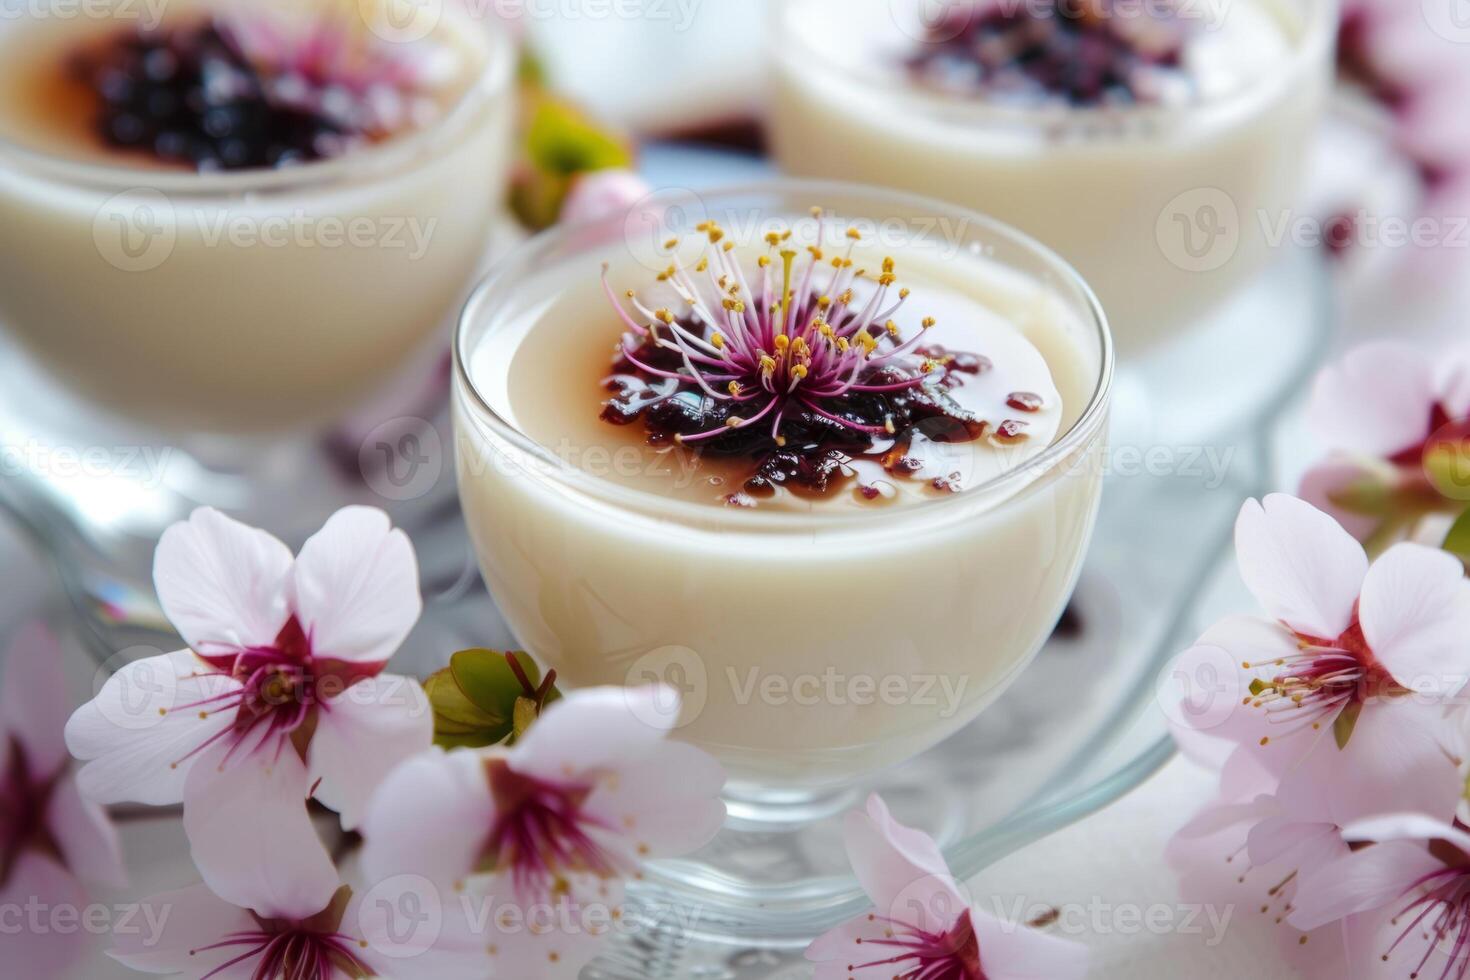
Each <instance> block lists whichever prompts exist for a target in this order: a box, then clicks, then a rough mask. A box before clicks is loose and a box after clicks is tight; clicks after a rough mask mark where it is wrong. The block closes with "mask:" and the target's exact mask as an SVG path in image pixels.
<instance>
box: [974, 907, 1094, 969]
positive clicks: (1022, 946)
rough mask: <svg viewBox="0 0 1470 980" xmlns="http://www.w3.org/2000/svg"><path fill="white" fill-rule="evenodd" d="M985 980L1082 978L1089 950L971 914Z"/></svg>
mask: <svg viewBox="0 0 1470 980" xmlns="http://www.w3.org/2000/svg"><path fill="white" fill-rule="evenodd" d="M971 918H972V920H973V922H974V925H975V935H976V937H977V938H978V939H979V940H980V963H981V966H982V967H983V968H984V970H985V976H986V978H987V980H1082V978H1083V977H1085V976H1087V964H1088V960H1089V958H1090V957H1089V953H1088V949H1087V947H1086V946H1084V945H1082V944H1081V943H1077V942H1072V941H1070V940H1067V939H1061V938H1058V937H1056V936H1048V935H1046V934H1045V933H1042V932H1037V931H1036V930H1035V929H1027V928H1024V927H1019V926H1015V925H1012V924H1010V923H1004V922H1001V921H1000V920H999V919H996V918H994V917H992V916H988V915H986V914H984V913H983V912H973V913H971Z"/></svg>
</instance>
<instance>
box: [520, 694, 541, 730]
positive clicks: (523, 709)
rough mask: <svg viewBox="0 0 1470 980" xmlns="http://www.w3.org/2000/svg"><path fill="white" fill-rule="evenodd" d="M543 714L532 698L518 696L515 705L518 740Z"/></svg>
mask: <svg viewBox="0 0 1470 980" xmlns="http://www.w3.org/2000/svg"><path fill="white" fill-rule="evenodd" d="M540 716H541V708H540V706H539V705H537V704H536V702H535V701H534V700H532V699H531V698H517V699H516V707H515V737H516V739H517V740H519V739H520V738H521V736H523V735H525V734H526V730H527V729H528V728H530V727H531V726H532V725H534V724H535V723H536V719H537V718H539V717H540Z"/></svg>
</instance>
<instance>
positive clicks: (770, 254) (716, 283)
mask: <svg viewBox="0 0 1470 980" xmlns="http://www.w3.org/2000/svg"><path fill="white" fill-rule="evenodd" d="M814 217H815V218H816V238H815V241H816V242H817V244H815V245H811V246H809V247H808V248H807V249H806V257H805V258H802V259H801V260H800V262H798V252H797V250H796V249H795V248H793V247H792V244H791V242H790V239H791V236H792V232H790V231H787V232H784V233H779V232H772V233H770V234H769V235H768V236H767V237H766V244H767V246H768V250H767V252H766V254H764V255H762V256H760V258H759V262H758V268H759V278H758V279H756V280H755V285H754V288H752V282H751V281H748V280H747V277H746V270H745V269H744V268H743V267H742V263H741V260H740V258H739V257H738V256H737V255H736V254H735V252H734V249H733V248H732V247H731V243H730V242H729V241H727V240H725V231H724V229H723V228H721V227H720V226H719V225H718V224H717V223H715V222H705V223H703V224H701V225H699V228H698V230H699V231H700V232H701V233H702V234H703V235H705V236H706V237H707V238H708V239H709V242H708V246H707V247H706V251H705V253H704V254H703V256H702V257H701V258H700V259H699V261H698V263H697V264H696V265H695V266H694V268H693V269H692V270H691V269H688V268H686V267H684V266H683V265H682V264H681V263H680V262H679V260H678V257H677V255H675V257H674V261H673V263H672V264H671V265H670V266H669V267H668V269H666V270H665V271H664V272H662V273H660V274H659V277H658V278H659V282H660V283H661V284H663V286H665V287H667V288H669V289H672V290H673V292H674V294H675V295H676V296H677V297H678V299H679V301H680V302H681V303H682V304H683V306H685V307H687V315H682V316H681V315H678V314H676V313H675V312H674V311H672V310H670V309H650V308H649V307H648V306H646V305H645V304H643V303H642V302H641V301H640V300H639V298H638V296H637V294H636V293H633V292H632V291H630V292H629V293H628V294H627V297H628V300H629V302H630V303H631V305H632V306H633V308H634V310H635V311H636V312H637V314H638V316H639V317H641V318H642V320H643V322H642V323H640V322H639V321H638V320H637V319H635V318H634V316H633V315H631V314H629V313H628V312H627V311H626V310H625V309H624V308H623V306H622V304H621V303H620V302H619V301H618V298H617V297H616V296H615V295H614V293H613V290H612V288H611V286H610V285H608V284H607V283H606V275H605V274H604V286H605V288H606V291H607V294H608V297H609V299H610V300H611V302H612V303H613V305H614V307H615V308H616V309H617V312H618V314H619V316H620V317H621V319H622V321H623V324H624V326H625V327H626V328H627V332H626V333H625V335H624V341H623V343H622V345H621V346H620V347H619V349H618V354H617V357H616V361H615V367H614V370H615V371H616V372H617V373H616V374H615V375H614V377H613V378H612V380H611V381H610V383H609V384H610V387H611V388H612V389H613V390H614V392H615V394H614V396H613V398H611V399H610V400H609V401H607V402H606V403H605V405H604V410H603V413H602V418H603V419H604V420H605V421H608V422H611V423H614V424H619V425H626V424H629V423H631V422H633V421H635V420H639V419H641V420H642V421H643V424H644V427H645V428H646V429H647V430H648V432H649V442H650V443H651V444H653V445H667V444H669V443H675V444H679V445H689V446H695V447H698V448H699V449H700V450H701V451H702V452H709V453H714V454H717V455H721V456H726V457H747V458H750V459H752V460H754V461H755V462H754V464H753V469H754V471H755V472H754V475H753V476H752V478H751V479H750V480H749V481H747V483H746V489H747V490H748V491H750V492H752V493H765V492H774V489H775V487H777V486H781V485H785V484H797V485H801V486H805V487H807V488H809V489H812V490H814V491H816V492H819V493H821V492H826V491H827V490H828V488H829V482H830V481H831V480H832V479H833V477H834V475H835V474H836V473H837V471H838V470H839V469H840V467H841V464H842V461H843V459H844V458H845V457H850V456H852V455H855V454H858V453H863V452H868V451H870V450H872V449H874V448H875V446H876V444H878V443H879V442H883V443H889V444H892V443H897V442H901V441H902V440H903V439H904V438H905V435H904V434H905V433H906V432H908V431H910V430H911V429H912V428H913V427H914V426H915V425H916V424H917V423H919V422H922V421H925V420H929V419H942V420H946V424H945V426H944V428H945V438H944V440H943V441H947V442H962V441H973V440H977V439H979V438H981V437H982V436H983V435H985V434H986V433H987V432H988V431H990V428H991V427H990V425H989V424H988V423H987V421H986V420H984V419H981V418H978V417H977V416H976V415H975V414H974V413H972V412H969V411H967V410H965V409H964V408H962V407H961V406H960V405H959V404H958V402H956V401H955V400H954V399H953V398H952V397H951V393H952V392H953V390H954V389H955V388H956V387H957V386H959V385H960V384H962V383H963V377H962V376H963V375H965V374H980V373H982V372H984V371H986V370H988V369H989V368H990V367H991V364H990V362H989V361H988V359H986V358H984V357H981V356H979V355H976V354H968V353H953V354H951V353H950V352H948V351H945V350H944V349H943V348H940V347H937V346H929V347H923V346H920V343H921V340H922V339H923V336H924V334H925V332H926V331H927V330H928V328H930V327H932V326H933V325H934V322H935V321H934V319H933V318H932V317H930V318H925V319H924V320H923V321H922V329H921V330H919V331H916V332H915V333H914V334H913V335H912V336H910V337H908V338H905V337H904V336H903V334H902V331H901V330H900V329H899V327H898V325H897V323H896V322H895V321H894V320H893V319H892V317H893V315H894V314H895V313H897V311H898V310H899V308H900V307H902V306H903V305H904V303H905V301H906V300H907V299H908V296H909V291H908V290H907V289H896V290H895V286H896V283H897V276H896V274H895V272H894V268H895V263H894V260H893V259H891V258H885V259H884V260H883V261H882V265H881V268H880V269H878V270H872V271H870V270H866V269H861V268H856V267H855V265H854V262H853V251H854V249H855V248H856V246H857V245H858V244H859V243H860V242H861V241H862V234H861V233H860V232H858V231H857V230H856V229H850V230H849V231H848V232H847V233H846V241H847V247H846V249H845V251H843V252H841V253H839V254H837V255H834V256H831V257H830V259H829V257H828V256H827V255H826V253H825V252H824V250H823V248H822V247H821V244H822V242H823V241H824V240H825V239H824V228H825V225H824V220H825V219H824V218H823V216H822V213H821V211H820V210H817V211H814ZM667 245H668V248H669V249H670V250H671V251H672V250H674V249H675V248H677V245H678V240H677V239H674V240H672V241H670V242H669V243H667ZM705 280H707V281H705ZM895 291H896V292H897V297H896V298H891V296H892V294H893V293H894V292H895ZM1028 410H1034V409H1028Z"/></svg>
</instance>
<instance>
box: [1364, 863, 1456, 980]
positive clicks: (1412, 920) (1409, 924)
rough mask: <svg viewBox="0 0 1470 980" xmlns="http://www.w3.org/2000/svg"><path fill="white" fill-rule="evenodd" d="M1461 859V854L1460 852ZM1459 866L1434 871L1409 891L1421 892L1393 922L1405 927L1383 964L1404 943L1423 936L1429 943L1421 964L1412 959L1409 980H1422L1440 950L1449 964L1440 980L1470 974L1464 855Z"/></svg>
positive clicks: (1387, 951)
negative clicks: (1432, 957) (1434, 955)
mask: <svg viewBox="0 0 1470 980" xmlns="http://www.w3.org/2000/svg"><path fill="white" fill-rule="evenodd" d="M1456 855H1457V856H1458V851H1456ZM1458 858H1459V863H1457V864H1456V865H1455V866H1452V867H1445V868H1442V869H1440V870H1438V871H1434V872H1431V873H1430V874H1427V875H1425V876H1424V877H1423V878H1421V879H1419V880H1418V881H1417V882H1415V883H1414V885H1413V886H1412V887H1411V888H1410V889H1409V892H1408V893H1409V894H1412V893H1414V892H1416V891H1419V892H1421V894H1419V896H1418V897H1417V898H1415V899H1413V900H1412V901H1410V902H1409V903H1408V904H1407V905H1405V906H1404V908H1403V911H1401V912H1399V914H1398V915H1396V916H1395V917H1394V918H1393V920H1392V923H1393V925H1394V926H1396V927H1401V931H1400V932H1399V934H1398V936H1397V938H1395V939H1394V941H1393V942H1392V943H1390V944H1389V947H1388V948H1387V949H1386V950H1384V951H1383V953H1382V958H1383V962H1385V963H1388V962H1391V961H1392V959H1393V958H1394V956H1395V954H1396V951H1397V950H1398V948H1399V946H1400V945H1401V944H1402V943H1403V942H1404V940H1406V939H1409V938H1410V937H1411V936H1414V935H1419V936H1421V937H1423V938H1425V939H1427V940H1428V942H1427V944H1426V946H1425V950H1424V955H1423V956H1421V957H1419V959H1418V961H1417V962H1416V961H1413V960H1410V961H1408V962H1409V966H1410V969H1409V972H1408V973H1407V974H1406V976H1407V977H1408V978H1409V980H1418V978H1419V976H1420V973H1421V972H1422V971H1423V969H1424V964H1425V963H1427V962H1429V957H1430V956H1431V955H1433V954H1434V952H1435V950H1439V951H1440V952H1441V953H1443V954H1444V956H1445V957H1446V959H1447V960H1448V962H1447V963H1446V964H1445V968H1444V971H1443V972H1442V973H1441V974H1440V980H1447V978H1449V977H1455V978H1457V980H1459V978H1463V977H1464V976H1465V975H1466V973H1467V972H1470V869H1467V867H1466V866H1465V865H1464V863H1463V861H1464V858H1463V856H1458Z"/></svg>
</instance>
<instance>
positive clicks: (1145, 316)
mask: <svg viewBox="0 0 1470 980" xmlns="http://www.w3.org/2000/svg"><path fill="white" fill-rule="evenodd" d="M966 5H969V6H974V7H977V8H984V7H986V6H987V5H988V4H987V2H986V0H953V2H951V3H947V4H938V5H934V4H923V3H920V2H918V0H913V2H909V0H900V2H889V0H790V2H788V3H783V4H780V5H778V6H777V7H776V11H777V12H776V13H775V14H774V21H775V24H774V28H773V31H772V41H771V51H772V57H773V60H774V78H775V83H774V92H773V95H772V99H771V116H770V118H771V136H772V140H773V144H774V150H775V153H776V156H777V158H778V160H779V161H780V164H781V166H782V168H783V169H784V170H786V171H788V172H790V173H793V174H798V175H804V176H819V177H829V178H835V179H841V180H860V181H864V182H867V183H873V184H880V185H886V186H891V187H895V188H900V189H904V190H912V191H915V192H919V193H931V194H936V195H939V196H942V197H945V198H947V199H949V200H952V201H954V202H955V203H957V204H962V205H964V206H966V207H972V208H976V209H978V210H981V211H984V212H985V213H987V214H993V215H995V216H996V217H997V218H999V219H1001V220H1003V221H1006V222H1009V223H1011V224H1013V225H1015V226H1016V227H1018V228H1020V229H1021V230H1023V231H1025V232H1027V233H1028V234H1031V235H1034V236H1035V237H1037V238H1038V239H1040V240H1041V241H1044V242H1046V243H1047V244H1048V245H1050V246H1051V247H1053V248H1055V249H1056V250H1057V251H1058V252H1059V253H1061V255H1062V256H1063V257H1064V258H1066V259H1067V260H1068V261H1070V262H1072V263H1073V264H1074V265H1076V267H1077V268H1078V270H1079V271H1080V272H1081V273H1082V274H1083V276H1084V277H1086V279H1087V280H1088V281H1089V282H1090V283H1092V285H1093V286H1094V288H1095V289H1096V290H1097V292H1098V295H1099V296H1100V297H1101V298H1102V301H1103V306H1104V308H1105V309H1107V311H1108V317H1109V321H1110V323H1111V324H1112V326H1113V329H1114V332H1115V335H1116V336H1117V338H1118V342H1119V346H1120V348H1122V349H1123V350H1125V351H1129V350H1132V349H1138V348H1140V347H1142V346H1144V345H1145V344H1147V343H1149V342H1151V341H1154V340H1157V339H1158V338H1160V337H1162V336H1165V335H1167V334H1169V333H1171V332H1176V331H1178V330H1180V329H1181V328H1183V327H1185V326H1186V325H1188V324H1190V323H1191V322H1193V321H1194V320H1196V319H1198V318H1199V317H1200V316H1201V315H1202V314H1203V313H1204V312H1206V311H1208V310H1209V308H1210V307H1211V306H1212V305H1215V304H1218V303H1220V302H1221V301H1222V300H1224V299H1225V298H1227V297H1229V296H1231V295H1232V294H1233V293H1235V292H1236V291H1237V290H1238V289H1240V288H1241V287H1242V285H1244V284H1245V283H1248V282H1249V281H1251V279H1252V278H1253V277H1254V276H1255V275H1256V274H1257V273H1258V272H1259V271H1260V269H1261V267H1262V266H1263V264H1264V263H1265V262H1267V261H1268V259H1269V258H1270V252H1271V244H1270V242H1271V229H1273V228H1277V227H1280V222H1282V221H1283V220H1284V219H1285V218H1287V217H1289V215H1290V214H1291V209H1292V207H1293V206H1294V205H1295V203H1296V192H1297V188H1298V183H1299V180H1300V178H1301V175H1302V172H1303V168H1304V158H1305V156H1306V154H1307V151H1308V147H1309V145H1310V139H1311V136H1312V134H1313V132H1314V131H1315V126H1316V122H1317V119H1318V116H1319V114H1320V112H1321V110H1322V107H1323V104H1324V102H1325V98H1326V95H1327V92H1328V90H1329V86H1330V80H1331V70H1332V58H1331V55H1332V47H1333V39H1334V37H1335V32H1336V26H1337V16H1336V15H1337V4H1336V2H1335V0H1246V2H1240V3H1225V4H1215V3H1197V4H1188V5H1183V6H1182V7H1181V9H1182V10H1183V11H1185V15H1184V16H1187V17H1189V18H1192V19H1194V22H1193V23H1190V22H1186V23H1187V25H1188V26H1189V27H1190V30H1191V31H1192V32H1193V40H1190V41H1187V42H1186V48H1185V56H1184V70H1185V73H1186V76H1192V77H1193V79H1194V82H1195V84H1196V89H1197V90H1196V91H1195V93H1194V94H1193V95H1191V96H1188V97H1185V98H1181V99H1179V100H1178V101H1177V103H1175V102H1167V103H1160V104H1127V105H1110V106H1089V105H1082V106H1078V105H1071V104H1065V103H1063V104H1050V103H1048V104H1032V103H1030V102H1028V101H1026V100H1014V99H1012V100H1006V99H1000V100H997V99H993V98H979V97H973V96H971V95H955V94H940V93H936V92H935V91H933V90H931V89H928V88H925V87H922V86H920V85H918V84H917V83H916V82H915V81H914V80H913V78H912V77H911V76H910V75H909V74H908V72H907V70H906V68H905V63H904V61H905V59H906V58H908V57H912V56H913V55H914V54H915V53H916V52H917V51H918V50H920V48H921V45H922V43H923V42H922V39H923V38H925V37H927V36H929V31H930V29H931V27H932V26H933V25H935V24H937V23H940V21H939V19H938V16H937V13H936V12H939V11H954V10H958V9H962V8H964V7H965V6H966ZM1001 6H1005V5H1003V4H1002V5H1001ZM1060 6H1061V8H1062V9H1064V10H1074V11H1075V10H1080V9H1081V8H1082V7H1083V6H1084V5H1083V4H1072V5H1067V4H1062V5H1060ZM1010 7H1011V8H1013V9H1020V10H1023V11H1024V10H1030V9H1037V10H1043V11H1045V10H1046V9H1048V8H1049V5H1048V4H1047V3H1035V4H1029V5H1028V4H1021V5H1019V6H1018V5H1010ZM1152 7H1153V5H1149V4H1120V5H1119V7H1118V9H1119V10H1125V9H1126V10H1127V11H1132V14H1133V16H1135V17H1136V16H1138V15H1139V14H1140V12H1147V11H1148V10H1149V9H1151V8H1152Z"/></svg>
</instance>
